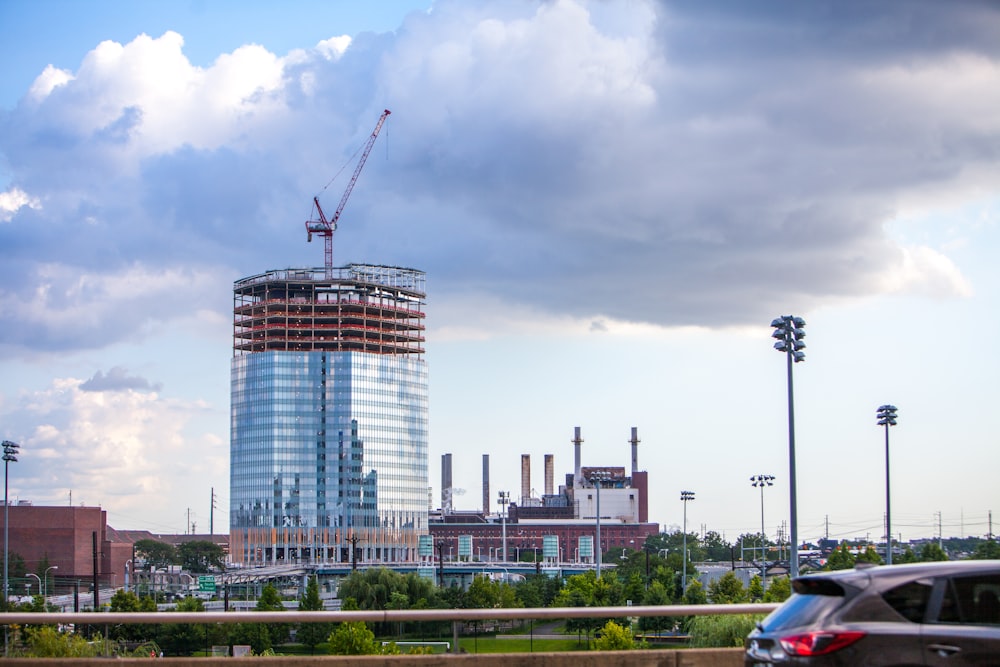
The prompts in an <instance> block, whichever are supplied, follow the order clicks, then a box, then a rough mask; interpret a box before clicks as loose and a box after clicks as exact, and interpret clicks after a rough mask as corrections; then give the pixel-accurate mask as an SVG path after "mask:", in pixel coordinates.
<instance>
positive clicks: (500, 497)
mask: <svg viewBox="0 0 1000 667" xmlns="http://www.w3.org/2000/svg"><path fill="white" fill-rule="evenodd" d="M497 504H499V505H500V545H501V547H503V562H504V563H506V562H507V505H509V504H510V491H500V492H499V493H498V494H497Z"/></svg>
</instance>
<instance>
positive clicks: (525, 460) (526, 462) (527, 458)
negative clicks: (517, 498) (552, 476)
mask: <svg viewBox="0 0 1000 667" xmlns="http://www.w3.org/2000/svg"><path fill="white" fill-rule="evenodd" d="M530 497H531V455H530V454H521V506H522V507H523V506H524V505H527V504H528V503H527V500H528V498H530Z"/></svg>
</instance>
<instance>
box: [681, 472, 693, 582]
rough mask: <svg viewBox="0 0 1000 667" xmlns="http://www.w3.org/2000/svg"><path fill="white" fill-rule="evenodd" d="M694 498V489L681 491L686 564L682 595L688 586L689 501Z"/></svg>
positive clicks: (683, 572) (683, 567)
mask: <svg viewBox="0 0 1000 667" xmlns="http://www.w3.org/2000/svg"><path fill="white" fill-rule="evenodd" d="M689 500H694V491H681V502H683V503H684V565H683V566H682V568H681V571H682V574H681V595H684V593H685V592H687V587H688V501H689Z"/></svg>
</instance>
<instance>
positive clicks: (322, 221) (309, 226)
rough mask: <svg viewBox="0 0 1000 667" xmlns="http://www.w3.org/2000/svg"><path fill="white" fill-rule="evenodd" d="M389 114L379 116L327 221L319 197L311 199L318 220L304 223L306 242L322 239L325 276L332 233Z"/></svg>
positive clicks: (329, 267)
mask: <svg viewBox="0 0 1000 667" xmlns="http://www.w3.org/2000/svg"><path fill="white" fill-rule="evenodd" d="M390 113H392V112H391V111H389V110H388V109H386V110H384V111H383V112H382V115H381V116H379V119H378V123H376V125H375V129H374V130H372V134H371V136H370V137H368V141H367V143H365V148H364V151H363V152H362V153H361V158H360V159H359V160H358V166H357V167H355V168H354V175H353V176H351V181H350V182H349V183H348V184H347V189H346V190H344V195H343V196H342V197H341V198H340V204H339V205H338V206H337V210H336V211H334V213H333V215H332V216H330V218H329V219H327V217H326V216H325V215H324V214H323V208H322V207H321V206H320V205H319V196H316V197H313V204H314V205H315V207H316V213H317V217H318V219H312V220H307V221H306V235H307V236H306V240H307V241H312V237H313V234H317V235H319V236H322V237H323V265H324V266H325V267H326V273H327V275H330V273H331V272H332V270H333V233H334V232H335V231H337V221H338V220H340V214H341V213H343V212H344V206H346V205H347V199H348V197H350V196H351V191H352V190H353V189H354V184H355V183H357V182H358V176H359V175H360V174H361V169H362V168H363V167H364V166H365V161H367V160H368V154H369V153H371V151H372V146H374V145H375V139H376V138H377V137H378V133H379V131H380V130H381V129H382V124H383V123H385V119H386V118H388V117H389V114H390Z"/></svg>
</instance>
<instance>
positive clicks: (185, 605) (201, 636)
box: [156, 597, 208, 655]
mask: <svg viewBox="0 0 1000 667" xmlns="http://www.w3.org/2000/svg"><path fill="white" fill-rule="evenodd" d="M174 611H175V612H192V611H205V605H204V603H203V602H202V601H201V600H200V599H198V598H196V597H186V598H184V599H183V600H181V601H180V602H178V603H177V606H176V607H175V609H174ZM207 629H208V625H205V624H198V623H164V624H163V625H161V626H159V632H158V633H157V635H156V643H157V644H159V645H160V648H162V649H163V652H164V653H166V654H167V655H192V654H193V653H194V652H195V651H196V650H198V649H199V648H201V647H203V646H205V644H206V635H205V632H206V631H207Z"/></svg>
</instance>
